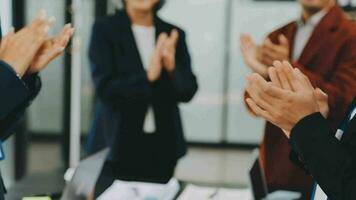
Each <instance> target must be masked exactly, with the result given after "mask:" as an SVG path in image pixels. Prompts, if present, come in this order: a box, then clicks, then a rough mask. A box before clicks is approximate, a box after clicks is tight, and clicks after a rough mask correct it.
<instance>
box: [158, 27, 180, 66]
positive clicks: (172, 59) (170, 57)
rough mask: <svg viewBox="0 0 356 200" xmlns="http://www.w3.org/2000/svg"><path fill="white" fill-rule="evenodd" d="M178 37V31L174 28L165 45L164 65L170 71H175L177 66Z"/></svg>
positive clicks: (163, 50) (163, 53)
mask: <svg viewBox="0 0 356 200" xmlns="http://www.w3.org/2000/svg"><path fill="white" fill-rule="evenodd" d="M178 38H179V33H178V31H177V30H176V29H173V30H172V31H171V34H170V36H169V37H168V38H167V39H166V40H165V42H164V45H163V49H162V55H163V66H164V69H166V70H167V71H168V72H173V71H174V70H175V68H176V48H177V42H178Z"/></svg>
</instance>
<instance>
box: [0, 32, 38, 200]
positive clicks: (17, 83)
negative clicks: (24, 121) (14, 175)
mask: <svg viewBox="0 0 356 200" xmlns="http://www.w3.org/2000/svg"><path fill="white" fill-rule="evenodd" d="M0 38H1V29H0ZM40 89H41V81H40V78H39V77H38V76H37V75H30V76H25V77H23V79H22V80H21V79H19V78H18V77H17V76H16V73H15V72H14V70H13V69H12V68H11V66H9V65H8V64H7V63H5V62H3V61H1V60H0V94H1V98H0V141H1V142H4V141H5V140H6V139H7V138H8V137H9V136H10V135H11V134H12V133H13V131H14V128H15V127H16V124H17V123H18V121H19V120H20V118H21V116H22V115H23V113H24V111H25V109H26V108H27V107H28V106H29V104H30V102H31V101H32V100H33V99H34V98H35V97H36V96H37V94H38V92H39V91H40ZM0 181H1V183H0V188H1V187H3V182H2V179H1V177H0ZM3 192H4V190H1V189H0V199H2V198H3Z"/></svg>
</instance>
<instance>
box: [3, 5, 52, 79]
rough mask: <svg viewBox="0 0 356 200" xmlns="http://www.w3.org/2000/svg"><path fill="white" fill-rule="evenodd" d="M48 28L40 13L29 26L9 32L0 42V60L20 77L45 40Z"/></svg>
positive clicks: (43, 15) (49, 23)
mask: <svg viewBox="0 0 356 200" xmlns="http://www.w3.org/2000/svg"><path fill="white" fill-rule="evenodd" d="M50 26H51V22H50V21H49V20H47V19H46V14H45V12H41V14H40V15H39V16H38V17H37V18H36V19H35V20H34V21H33V22H32V23H31V24H30V25H28V26H26V27H25V28H23V29H21V30H20V31H18V32H16V33H15V32H14V31H11V32H10V33H9V34H7V35H6V36H5V37H4V38H3V39H2V41H1V45H0V59H1V60H3V61H5V62H6V63H8V64H9V65H10V66H11V67H12V68H13V69H14V71H15V72H16V73H17V74H18V75H19V76H21V77H22V76H23V75H24V74H25V73H26V71H27V69H28V67H29V66H30V64H31V62H32V60H33V58H34V57H35V55H36V54H37V52H38V50H39V49H40V47H41V46H42V44H43V43H44V42H45V40H46V39H47V37H48V32H49V29H50Z"/></svg>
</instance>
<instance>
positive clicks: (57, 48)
mask: <svg viewBox="0 0 356 200" xmlns="http://www.w3.org/2000/svg"><path fill="white" fill-rule="evenodd" d="M73 33H74V28H72V25H71V24H66V25H65V26H64V28H63V30H62V32H61V33H59V34H58V35H57V36H56V37H53V38H50V39H48V40H46V41H45V42H44V43H43V45H42V46H41V48H40V49H39V51H38V52H37V54H36V56H35V57H34V59H33V60H32V63H31V65H30V68H29V69H28V71H27V73H29V74H32V73H37V72H39V71H41V70H42V69H44V68H45V67H46V66H47V65H48V64H49V63H50V62H51V61H52V60H54V59H55V58H57V57H58V56H59V55H61V54H62V53H63V52H64V50H65V48H66V46H67V45H68V42H69V40H70V38H71V37H72V35H73Z"/></svg>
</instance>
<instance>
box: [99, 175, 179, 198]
mask: <svg viewBox="0 0 356 200" xmlns="http://www.w3.org/2000/svg"><path fill="white" fill-rule="evenodd" d="M178 192H179V183H178V181H177V180H176V179H172V180H170V181H169V182H168V183H167V184H155V183H143V182H127V181H119V180H117V181H115V182H114V183H113V184H112V185H111V186H110V187H109V188H108V189H107V190H106V191H105V192H104V193H103V194H102V195H100V197H99V198H98V200H173V199H174V197H175V196H176V195H177V194H178Z"/></svg>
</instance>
